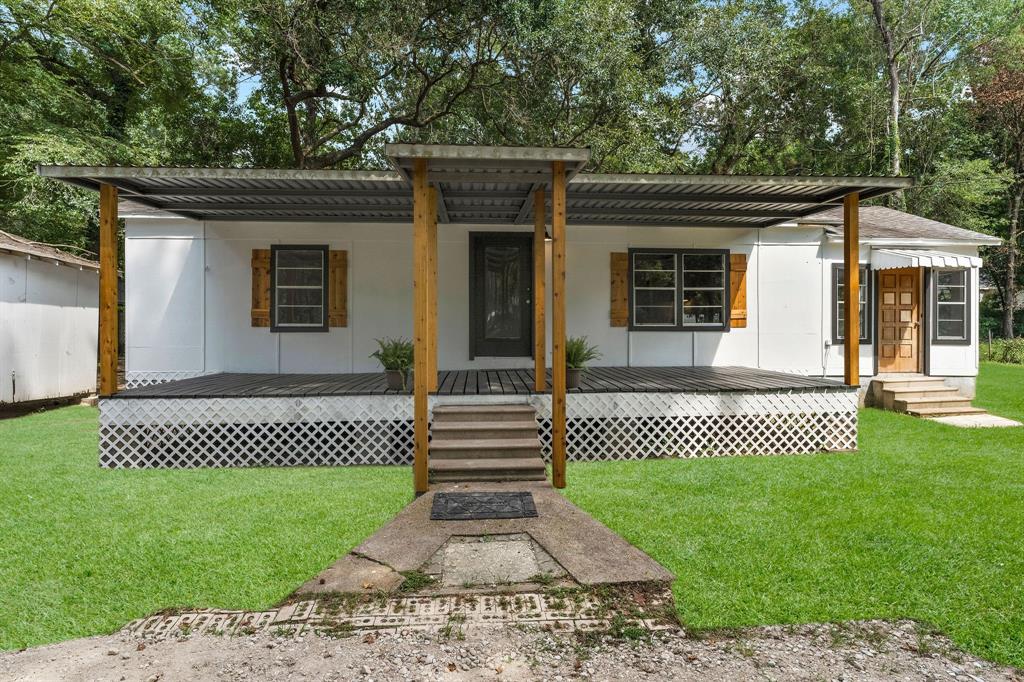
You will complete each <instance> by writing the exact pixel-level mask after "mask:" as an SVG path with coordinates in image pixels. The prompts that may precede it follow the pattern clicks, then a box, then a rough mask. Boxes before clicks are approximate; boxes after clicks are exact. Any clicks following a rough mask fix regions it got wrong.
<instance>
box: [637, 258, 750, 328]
mask: <svg viewBox="0 0 1024 682" xmlns="http://www.w3.org/2000/svg"><path fill="white" fill-rule="evenodd" d="M628 253H629V268H628V273H627V275H626V276H627V277H628V283H629V287H628V289H627V291H628V292H629V301H628V303H629V327H628V329H629V331H631V332H719V333H721V332H729V331H731V329H732V325H731V323H730V317H731V315H730V310H731V305H732V303H731V302H732V291H731V290H730V286H731V282H730V276H729V275H730V272H729V269H730V264H729V260H730V259H729V253H730V252H729V249H686V248H682V249H681V248H664V249H659V248H655V247H643V248H630V249H628ZM642 253H662V254H669V255H674V256H676V308H677V310H676V324H674V325H637V324H635V323H634V314H633V299H634V298H635V297H634V293H633V259H634V255H635V254H642ZM700 254H714V255H719V256H722V261H723V263H722V267H723V268H724V273H723V277H724V278H725V281H724V282H723V285H724V286H723V288H722V297H723V298H722V324H720V325H713V326H711V325H693V324H690V325H688V324H686V323H684V322H683V256H687V255H690V256H692V255H700Z"/></svg>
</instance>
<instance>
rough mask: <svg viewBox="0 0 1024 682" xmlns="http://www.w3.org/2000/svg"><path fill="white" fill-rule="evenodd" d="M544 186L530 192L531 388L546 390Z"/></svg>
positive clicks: (545, 235) (539, 391)
mask: <svg viewBox="0 0 1024 682" xmlns="http://www.w3.org/2000/svg"><path fill="white" fill-rule="evenodd" d="M546 213H547V211H546V204H545V200H544V188H543V187H542V188H540V189H538V190H537V191H536V192H534V193H533V390H535V391H537V392H538V393H542V392H543V391H545V390H547V387H548V379H547V370H546V367H547V353H548V351H547V343H546V340H547V339H546V337H547V333H548V332H547V324H546V322H545V319H544V306H545V300H544V297H545V292H544V279H545V274H546V270H547V259H546V258H545V254H544V251H545V239H546V238H547V234H546V231H545V229H544V221H545V218H546V215H545V214H546Z"/></svg>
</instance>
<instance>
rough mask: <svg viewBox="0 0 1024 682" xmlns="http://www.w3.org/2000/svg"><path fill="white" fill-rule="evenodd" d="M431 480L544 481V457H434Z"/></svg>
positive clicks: (431, 463) (440, 481)
mask: <svg viewBox="0 0 1024 682" xmlns="http://www.w3.org/2000/svg"><path fill="white" fill-rule="evenodd" d="M428 469H429V472H430V480H431V481H434V482H437V483H443V482H454V481H541V480H544V479H545V478H546V471H545V467H544V460H543V459H541V458H540V457H519V458H512V459H432V460H431V461H430V465H429V467H428Z"/></svg>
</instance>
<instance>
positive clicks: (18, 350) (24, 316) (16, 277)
mask: <svg viewBox="0 0 1024 682" xmlns="http://www.w3.org/2000/svg"><path fill="white" fill-rule="evenodd" d="M98 301H99V275H98V274H97V273H96V272H95V271H93V270H85V269H82V270H79V268H78V267H77V266H68V265H56V264H54V263H51V262H45V261H41V260H29V259H26V258H25V257H23V256H15V255H8V254H0V403H15V402H18V403H20V402H27V401H32V400H45V399H48V398H61V397H65V396H71V395H76V394H80V393H89V392H92V391H95V389H96V347H97V346H96V343H97V330H98Z"/></svg>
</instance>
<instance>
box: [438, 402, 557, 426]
mask: <svg viewBox="0 0 1024 682" xmlns="http://www.w3.org/2000/svg"><path fill="white" fill-rule="evenodd" d="M536 417H537V411H536V410H535V409H534V408H533V406H532V405H526V404H521V405H520V404H515V405H509V404H495V405H438V406H437V407H435V408H434V410H433V421H434V423H439V422H463V423H464V422H481V421H483V422H524V421H527V420H535V419H536Z"/></svg>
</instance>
